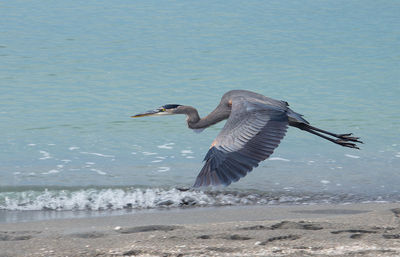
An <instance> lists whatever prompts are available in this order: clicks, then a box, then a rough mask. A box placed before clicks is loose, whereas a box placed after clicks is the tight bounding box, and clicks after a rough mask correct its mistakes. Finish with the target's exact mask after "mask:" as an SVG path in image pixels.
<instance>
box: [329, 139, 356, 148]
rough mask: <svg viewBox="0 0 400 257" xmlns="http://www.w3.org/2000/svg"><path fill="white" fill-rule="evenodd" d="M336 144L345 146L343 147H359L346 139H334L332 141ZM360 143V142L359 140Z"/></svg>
mask: <svg viewBox="0 0 400 257" xmlns="http://www.w3.org/2000/svg"><path fill="white" fill-rule="evenodd" d="M334 142H335V143H336V144H338V145H341V146H345V147H349V148H355V149H360V148H359V147H358V146H357V145H356V144H354V143H350V142H348V141H347V140H346V139H341V138H339V139H336V140H335V141H334ZM355 142H360V141H355ZM360 143H362V142H360Z"/></svg>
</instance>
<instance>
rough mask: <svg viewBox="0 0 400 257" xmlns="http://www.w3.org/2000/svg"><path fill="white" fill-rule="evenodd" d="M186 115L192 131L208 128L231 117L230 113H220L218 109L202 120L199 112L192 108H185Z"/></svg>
mask: <svg viewBox="0 0 400 257" xmlns="http://www.w3.org/2000/svg"><path fill="white" fill-rule="evenodd" d="M184 114H186V116H187V123H188V126H189V128H191V129H203V128H207V127H209V126H211V125H214V124H215V123H218V122H220V121H222V120H224V119H227V118H228V117H229V113H222V112H219V111H217V108H216V109H215V110H214V111H212V112H211V113H210V114H209V115H207V116H205V117H203V118H200V116H199V113H198V111H197V110H196V108H194V107H192V106H185V108H184Z"/></svg>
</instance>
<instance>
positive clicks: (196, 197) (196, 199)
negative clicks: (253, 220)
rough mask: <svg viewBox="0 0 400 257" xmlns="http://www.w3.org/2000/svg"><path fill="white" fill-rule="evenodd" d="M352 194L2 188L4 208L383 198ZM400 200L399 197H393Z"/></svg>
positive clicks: (109, 207)
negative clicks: (14, 189) (4, 190)
mask: <svg viewBox="0 0 400 257" xmlns="http://www.w3.org/2000/svg"><path fill="white" fill-rule="evenodd" d="M383 200H389V198H382V197H378V198H376V199H372V198H370V197H361V196H356V195H351V194H344V195H337V194H327V193H320V194H315V193H295V192H290V190H289V191H284V192H241V191H199V190H191V189H190V190H188V189H177V188H172V189H162V188H148V189H143V188H120V189H119V188H105V189H98V188H92V189H80V190H79V189H76V190H73V189H71V190H67V189H66V190H61V189H58V190H57V189H54V190H47V189H45V190H41V191H36V190H29V191H22V192H21V191H18V192H0V210H94V211H100V210H121V209H158V208H179V207H212V206H232V205H282V204H284V205H297V204H327V203H329V204H331V203H350V202H364V201H368V202H371V201H383ZM390 200H392V201H393V200H394V201H399V200H400V199H399V197H398V196H397V197H395V198H393V196H392V198H391V199H390Z"/></svg>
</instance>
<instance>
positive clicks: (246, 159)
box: [131, 90, 363, 188]
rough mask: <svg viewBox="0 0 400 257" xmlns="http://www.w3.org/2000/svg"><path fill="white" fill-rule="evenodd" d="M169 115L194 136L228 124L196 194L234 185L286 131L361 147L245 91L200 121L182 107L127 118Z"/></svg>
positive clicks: (227, 96) (212, 148)
mask: <svg viewBox="0 0 400 257" xmlns="http://www.w3.org/2000/svg"><path fill="white" fill-rule="evenodd" d="M172 114H184V115H186V121H187V125H188V127H189V128H190V129H193V130H196V131H199V130H203V129H205V128H208V127H210V126H212V125H214V124H216V123H218V122H220V121H223V120H227V121H226V123H225V125H224V127H223V128H222V130H221V131H220V133H219V134H218V135H217V137H216V138H215V140H214V141H213V142H212V144H211V146H210V149H209V150H208V152H207V154H206V156H205V157H204V160H203V162H205V163H204V166H203V168H202V169H201V171H200V173H199V174H198V176H197V178H196V180H195V183H194V185H193V187H194V188H198V187H208V186H228V185H230V184H231V183H232V182H237V181H238V180H239V179H240V178H242V177H244V176H246V175H247V173H249V172H250V171H252V170H253V168H255V167H257V166H258V165H259V163H260V162H261V161H264V160H266V159H267V158H268V157H269V156H270V155H271V154H272V153H273V151H274V150H275V149H276V148H277V147H278V145H279V143H280V141H281V140H282V139H283V137H284V136H285V134H286V131H287V129H288V127H289V126H291V127H295V128H298V129H301V130H303V131H306V132H309V133H311V134H314V135H316V136H319V137H321V138H323V139H326V140H328V141H330V142H333V143H335V144H338V145H341V146H344V147H349V148H355V149H359V147H358V145H357V143H363V142H362V141H360V138H359V137H354V136H352V135H353V134H352V133H348V134H336V133H332V132H329V131H326V130H323V129H320V128H317V127H314V126H311V125H310V123H309V122H308V121H307V120H305V119H304V118H303V115H301V114H299V113H297V112H295V111H293V110H292V109H290V108H289V104H288V103H287V102H285V101H280V100H275V99H272V98H269V97H266V96H264V95H261V94H259V93H256V92H252V91H248V90H231V91H228V92H226V93H225V94H224V95H223V96H222V98H221V101H220V103H219V104H218V106H217V107H216V108H215V109H214V110H213V111H212V112H211V113H210V114H208V115H207V116H205V117H203V118H200V116H199V113H198V111H197V110H196V108H194V107H192V106H187V105H180V104H166V105H163V106H161V107H159V108H156V109H154V110H150V111H147V112H144V113H140V114H136V115H134V116H131V117H132V118H138V117H145V116H161V115H172Z"/></svg>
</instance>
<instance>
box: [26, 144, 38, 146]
mask: <svg viewBox="0 0 400 257" xmlns="http://www.w3.org/2000/svg"><path fill="white" fill-rule="evenodd" d="M35 145H36V144H28V146H35Z"/></svg>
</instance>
